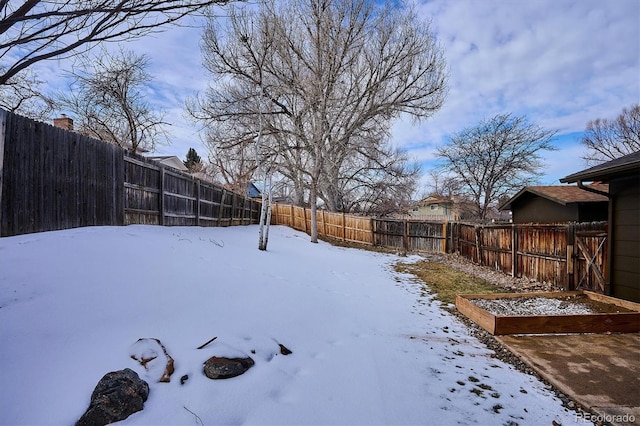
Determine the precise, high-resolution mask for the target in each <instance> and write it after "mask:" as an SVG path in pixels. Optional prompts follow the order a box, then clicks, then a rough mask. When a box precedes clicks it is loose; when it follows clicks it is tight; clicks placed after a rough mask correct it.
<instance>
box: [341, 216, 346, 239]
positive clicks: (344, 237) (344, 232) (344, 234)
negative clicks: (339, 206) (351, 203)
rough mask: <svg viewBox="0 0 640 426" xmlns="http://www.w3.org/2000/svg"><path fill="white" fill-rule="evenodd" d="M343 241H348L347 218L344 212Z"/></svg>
mask: <svg viewBox="0 0 640 426" xmlns="http://www.w3.org/2000/svg"><path fill="white" fill-rule="evenodd" d="M342 241H347V216H346V215H345V213H344V212H342Z"/></svg>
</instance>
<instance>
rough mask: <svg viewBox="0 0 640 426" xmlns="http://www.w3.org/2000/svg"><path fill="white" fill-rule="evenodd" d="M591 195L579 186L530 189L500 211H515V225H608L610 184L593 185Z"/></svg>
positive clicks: (512, 215)
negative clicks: (596, 223) (575, 223)
mask: <svg viewBox="0 0 640 426" xmlns="http://www.w3.org/2000/svg"><path fill="white" fill-rule="evenodd" d="M589 187H590V188H592V189H594V190H597V191H598V192H599V193H596V192H591V191H587V190H584V189H581V188H579V187H578V186H577V185H555V186H526V187H524V188H523V189H521V190H520V191H519V192H518V193H517V194H516V195H514V196H513V197H511V198H510V199H508V200H507V201H505V202H503V203H502V204H501V205H500V206H499V207H498V210H500V211H506V210H510V211H511V220H512V221H513V222H514V223H563V222H598V221H606V220H607V217H608V214H609V198H608V197H607V196H606V195H605V194H606V193H608V191H609V186H608V185H606V184H600V183H597V184H592V185H589Z"/></svg>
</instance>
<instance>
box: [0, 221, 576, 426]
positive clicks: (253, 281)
mask: <svg viewBox="0 0 640 426" xmlns="http://www.w3.org/2000/svg"><path fill="white" fill-rule="evenodd" d="M257 236H258V228H257V227H256V226H249V227H231V228H196V227H190V228H186V227H174V228H169V227H159V226H127V227H93V228H81V229H72V230H66V231H57V232H47V233H41V234H30V235H23V236H18V237H10V238H1V239H0V348H1V349H0V363H1V364H0V365H1V366H2V368H0V389H1V390H0V404H1V405H0V424H47V425H48V424H55V425H58V424H66V425H68V424H73V423H74V422H75V421H76V420H77V419H78V418H79V417H80V416H81V415H82V413H83V412H84V411H85V409H86V408H87V406H88V404H89V398H90V395H91V392H92V391H93V388H94V387H95V385H96V384H97V382H98V380H100V378H101V377H102V376H103V375H104V374H105V373H107V372H109V371H114V370H120V369H123V368H127V367H128V368H131V369H133V370H135V371H136V372H138V374H140V376H141V377H142V378H143V379H144V380H146V381H148V382H149V385H150V388H151V390H150V394H149V399H148V400H147V402H146V403H145V408H144V410H143V411H141V412H138V413H135V414H133V415H132V416H131V417H129V418H128V419H127V420H125V421H123V422H121V423H122V424H171V425H190V424H193V425H198V424H204V425H230V424H231V425H236V424H300V425H304V424H329V425H336V424H341V425H342V424H367V425H369V424H389V425H391V424H393V425H396V424H438V425H450V424H479V425H516V424H518V425H551V423H552V421H554V420H555V421H556V422H558V423H560V424H562V425H569V424H585V423H584V422H583V421H580V420H579V419H577V418H576V416H575V413H574V412H572V411H568V410H566V409H564V408H563V407H562V405H561V402H560V400H559V399H557V398H556V397H555V396H554V395H553V394H552V393H551V392H550V391H549V390H548V389H546V388H545V386H544V385H543V384H542V383H540V382H539V381H538V380H537V379H535V378H534V377H532V376H527V375H525V374H523V373H520V372H518V371H517V370H515V369H514V368H513V367H511V366H510V365H508V364H505V363H503V362H501V361H500V360H497V359H495V358H491V356H490V355H491V352H490V351H489V350H488V349H487V348H486V347H484V346H483V345H482V344H481V343H479V342H478V341H477V340H476V339H475V338H474V337H472V336H471V335H470V334H469V333H468V332H467V329H466V327H465V326H464V325H463V324H462V323H460V322H459V321H458V320H457V319H456V318H455V317H454V316H453V315H451V314H449V313H447V312H444V311H443V310H441V309H440V308H439V307H438V305H437V303H436V302H432V301H431V300H430V298H429V296H425V295H423V294H422V292H421V288H420V287H419V286H418V285H417V284H414V283H413V282H412V281H411V277H410V276H403V275H399V274H397V273H395V272H393V269H392V267H391V266H392V265H393V263H394V262H396V261H398V260H399V258H397V257H395V256H392V255H386V254H379V253H372V252H367V251H363V250H357V249H348V248H340V247H333V246H331V245H329V244H327V243H322V242H321V243H319V244H311V243H309V241H308V236H307V235H305V234H302V233H299V232H296V231H293V230H291V229H289V228H286V227H279V226H278V227H272V228H271V234H270V241H269V248H268V251H267V252H261V251H259V250H257ZM403 260H405V261H406V258H404V259H403ZM215 336H217V339H216V340H215V341H213V342H212V343H210V344H209V345H207V346H206V347H204V348H203V349H200V350H198V349H196V348H197V347H198V346H200V345H202V344H203V343H205V342H207V341H208V340H209V339H211V338H212V337H215ZM145 337H148V338H158V339H160V340H161V341H162V343H163V344H164V345H165V347H166V348H167V350H168V352H169V354H170V355H171V356H172V357H173V358H174V360H175V368H176V371H175V373H174V374H173V376H172V378H171V382H170V383H158V379H159V378H160V375H161V374H162V370H163V368H164V366H162V368H159V367H158V366H155V367H154V366H153V365H151V364H152V363H150V365H149V370H148V371H147V370H145V369H144V368H143V367H142V366H141V365H140V364H139V363H137V362H136V361H135V360H133V359H131V357H130V355H131V353H132V352H131V351H132V350H133V348H134V346H135V343H136V341H137V340H138V339H139V338H145ZM279 343H281V344H283V345H285V346H286V347H287V348H289V349H291V350H292V351H293V353H292V354H291V355H288V356H283V355H281V354H280V350H279V346H278V344H279ZM213 355H221V356H250V357H252V358H253V359H254V361H255V365H254V366H253V367H252V368H251V369H250V370H249V371H248V372H246V373H245V374H244V375H242V376H238V377H235V378H232V379H227V380H217V381H214V380H210V379H208V378H207V377H205V376H204V375H203V374H202V364H203V362H204V361H206V360H207V359H208V358H209V357H211V356H213ZM184 375H188V377H189V378H188V380H187V381H186V382H185V383H184V384H183V385H181V384H180V378H181V377H182V376H184Z"/></svg>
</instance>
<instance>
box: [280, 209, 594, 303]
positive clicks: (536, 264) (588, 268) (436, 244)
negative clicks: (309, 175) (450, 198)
mask: <svg viewBox="0 0 640 426" xmlns="http://www.w3.org/2000/svg"><path fill="white" fill-rule="evenodd" d="M272 220H273V223H274V224H280V225H287V226H291V227H293V228H295V229H298V230H301V231H304V232H307V233H309V232H310V229H311V214H310V211H309V209H304V208H302V207H294V206H290V205H284V204H276V205H274V206H273V213H272ZM606 226H607V225H606V223H605V222H595V223H566V224H558V225H543V224H490V225H481V224H473V223H463V222H435V221H434V222H427V221H423V220H409V219H407V220H397V219H382V218H371V217H361V216H352V215H345V214H342V213H328V212H323V211H318V234H319V236H321V237H327V238H332V239H338V240H342V241H348V242H352V243H361V244H366V245H374V246H382V247H389V248H396V249H399V250H402V251H414V252H437V253H459V254H460V255H461V256H464V257H466V258H468V259H470V260H471V261H473V262H474V263H477V264H480V265H485V266H490V267H492V268H494V269H496V270H499V271H502V272H505V273H507V274H509V275H512V276H515V277H527V278H530V279H535V280H537V281H544V282H550V283H553V284H555V285H557V286H561V287H563V288H565V289H567V290H574V289H587V290H594V291H598V292H605V290H606V289H605V278H604V277H605V276H606V270H605V268H606V265H607V259H606V250H605V248H606V247H605V244H606V238H607V229H606Z"/></svg>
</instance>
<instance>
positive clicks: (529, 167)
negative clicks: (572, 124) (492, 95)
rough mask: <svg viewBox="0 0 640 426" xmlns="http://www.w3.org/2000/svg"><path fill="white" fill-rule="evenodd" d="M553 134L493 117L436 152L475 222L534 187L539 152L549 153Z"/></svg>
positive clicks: (522, 122)
mask: <svg viewBox="0 0 640 426" xmlns="http://www.w3.org/2000/svg"><path fill="white" fill-rule="evenodd" d="M555 133H556V132H555V131H551V130H544V129H542V128H540V127H538V126H536V125H534V124H531V123H529V122H528V121H527V119H526V118H525V117H513V116H511V114H503V115H496V116H495V117H493V118H491V119H489V120H486V121H483V122H481V123H480V124H478V125H477V126H475V127H470V128H467V129H464V130H462V131H461V132H460V133H456V134H455V135H453V136H452V137H451V138H450V139H449V142H448V143H447V144H446V145H445V146H442V147H440V148H438V156H439V158H440V159H441V161H442V163H441V167H442V168H443V170H446V171H448V172H450V173H451V174H452V175H453V176H455V178H456V179H457V180H458V184H459V186H460V189H461V192H462V195H466V196H468V197H469V198H470V199H471V200H473V203H474V205H475V208H476V209H477V211H476V215H477V218H478V219H480V220H485V219H486V218H487V212H488V211H489V210H490V208H491V207H493V206H494V205H495V204H496V203H497V202H498V200H499V199H500V198H501V197H503V196H505V195H507V194H513V193H514V192H516V191H519V190H520V189H522V187H524V186H528V185H531V184H533V183H534V182H536V180H537V178H539V177H540V176H541V175H542V174H543V173H542V167H543V161H542V159H541V157H540V152H541V151H551V150H554V149H555V147H554V146H553V145H552V139H553V137H554V135H555Z"/></svg>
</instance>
